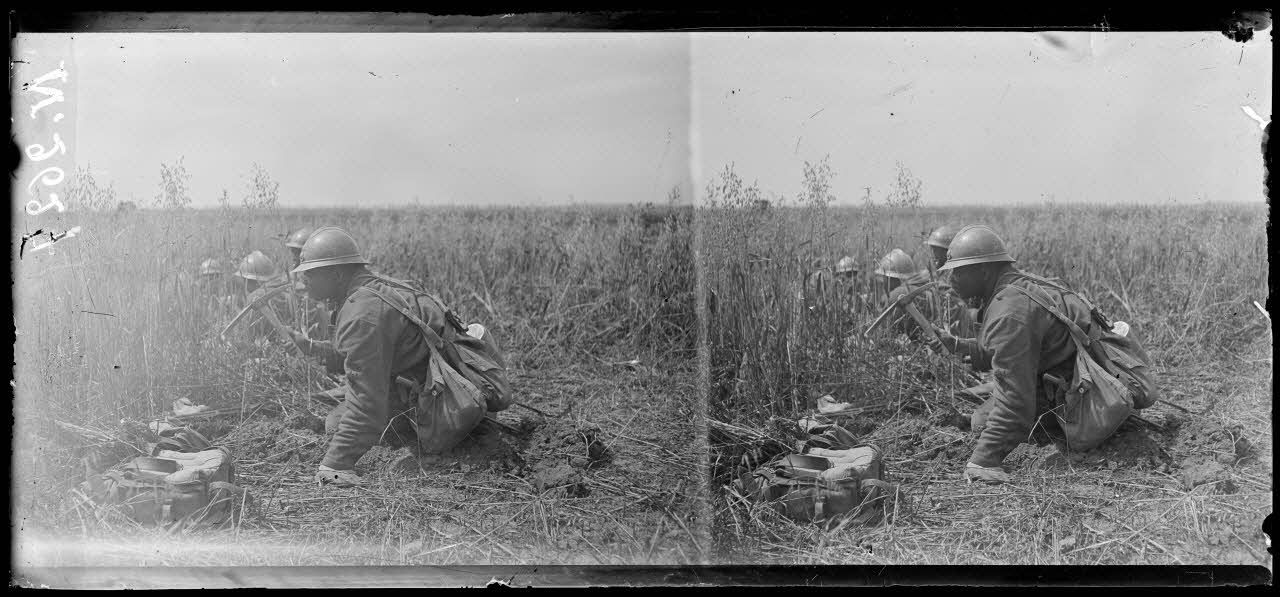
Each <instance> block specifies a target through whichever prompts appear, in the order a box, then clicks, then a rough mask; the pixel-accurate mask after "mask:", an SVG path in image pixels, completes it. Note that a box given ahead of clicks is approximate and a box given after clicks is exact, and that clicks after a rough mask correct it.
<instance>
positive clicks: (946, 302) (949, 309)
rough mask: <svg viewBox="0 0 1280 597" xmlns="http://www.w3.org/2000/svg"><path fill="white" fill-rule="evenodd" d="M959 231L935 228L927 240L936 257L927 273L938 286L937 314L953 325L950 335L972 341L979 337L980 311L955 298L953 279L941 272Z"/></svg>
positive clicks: (926, 243) (936, 295) (943, 226)
mask: <svg viewBox="0 0 1280 597" xmlns="http://www.w3.org/2000/svg"><path fill="white" fill-rule="evenodd" d="M958 231H959V230H958V229H957V228H955V227H954V226H950V225H946V224H944V225H942V226H939V227H938V228H936V229H935V230H934V231H933V233H931V234H930V235H929V238H928V239H927V240H925V246H927V247H929V251H930V252H931V253H932V255H933V259H932V260H931V261H930V263H929V265H930V267H929V268H928V272H927V273H928V275H929V278H930V279H931V280H933V281H934V282H936V283H937V285H938V287H937V292H936V293H934V296H935V298H936V299H937V301H936V303H935V304H934V310H935V312H936V313H937V314H938V315H939V316H941V317H942V321H946V322H949V323H950V325H949V328H950V329H949V330H948V331H949V332H950V333H951V334H953V335H955V336H959V337H961V338H971V337H973V336H974V335H975V334H977V333H978V324H977V316H978V310H977V309H975V308H973V307H970V306H969V303H968V302H967V301H965V300H964V299H963V298H960V295H959V294H956V291H955V289H953V288H952V287H951V277H950V275H949V274H948V272H947V271H939V270H940V269H941V268H942V266H943V265H944V264H946V262H947V248H948V247H950V246H951V239H953V238H955V236H956V232H958Z"/></svg>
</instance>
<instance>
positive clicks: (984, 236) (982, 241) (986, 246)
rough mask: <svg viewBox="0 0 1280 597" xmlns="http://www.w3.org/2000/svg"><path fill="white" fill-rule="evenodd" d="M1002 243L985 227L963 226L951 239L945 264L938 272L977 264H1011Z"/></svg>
mask: <svg viewBox="0 0 1280 597" xmlns="http://www.w3.org/2000/svg"><path fill="white" fill-rule="evenodd" d="M1013 261H1014V259H1013V257H1010V256H1009V251H1008V250H1007V249H1005V247H1004V241H1003V240H1001V239H1000V237H999V236H998V235H997V234H996V233H995V231H994V230H992V229H990V228H988V227H986V226H965V227H964V228H961V229H960V232H957V233H956V236H955V238H953V239H951V247H950V248H948V249H947V262H946V263H945V264H944V265H943V266H942V267H940V268H938V269H939V270H949V269H955V268H957V267H963V266H966V265H976V264H979V263H998V262H1009V263H1013Z"/></svg>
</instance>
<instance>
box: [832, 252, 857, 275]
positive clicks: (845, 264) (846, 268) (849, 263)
mask: <svg viewBox="0 0 1280 597" xmlns="http://www.w3.org/2000/svg"><path fill="white" fill-rule="evenodd" d="M857 272H858V262H857V261H854V259H853V258H852V257H848V256H845V257H841V258H840V261H837V262H836V273H837V274H853V273H857Z"/></svg>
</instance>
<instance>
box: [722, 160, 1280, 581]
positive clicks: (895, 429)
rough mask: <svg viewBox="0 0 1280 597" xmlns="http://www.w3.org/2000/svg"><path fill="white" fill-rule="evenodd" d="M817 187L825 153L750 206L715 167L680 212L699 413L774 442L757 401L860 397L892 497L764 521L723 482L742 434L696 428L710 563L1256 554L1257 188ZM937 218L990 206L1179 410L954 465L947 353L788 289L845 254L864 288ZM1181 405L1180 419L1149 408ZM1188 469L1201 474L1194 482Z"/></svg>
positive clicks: (1021, 247)
mask: <svg viewBox="0 0 1280 597" xmlns="http://www.w3.org/2000/svg"><path fill="white" fill-rule="evenodd" d="M826 188H828V185H827V184H826V181H825V179H824V171H823V170H822V169H820V168H819V169H814V168H809V169H806V176H805V184H804V186H803V190H802V192H801V193H800V194H798V195H797V196H796V197H795V198H794V199H785V198H784V199H781V200H779V199H778V198H776V197H775V198H774V201H773V202H772V205H770V206H769V207H767V208H763V209H762V208H761V206H760V204H759V203H758V201H759V199H761V198H762V195H763V192H762V191H760V190H759V189H758V188H755V187H752V186H748V185H746V184H744V183H743V182H742V180H741V179H740V178H738V176H737V175H736V174H735V173H734V172H733V170H732V168H729V169H726V170H725V171H724V172H723V173H722V175H721V176H720V178H719V180H717V181H715V182H713V183H712V184H711V185H709V188H708V193H707V195H708V197H709V200H708V202H707V205H706V206H705V209H703V210H701V211H700V215H699V223H700V226H701V230H700V233H701V238H702V239H703V240H702V242H701V243H700V245H699V246H700V250H699V261H700V264H701V267H702V271H703V275H704V276H705V279H706V285H707V291H708V294H709V295H711V296H714V297H715V301H714V309H709V310H708V311H709V315H708V334H709V337H710V344H709V347H710V351H711V355H710V358H711V394H710V402H709V411H708V416H709V417H710V418H711V419H713V420H719V421H723V422H725V423H728V424H731V425H734V426H736V427H739V428H746V429H752V430H756V431H757V432H765V434H766V435H770V436H772V437H773V438H774V439H777V440H779V441H782V442H783V443H784V444H786V443H789V442H790V441H791V440H793V439H794V438H792V437H787V436H786V435H785V434H779V433H777V432H775V431H773V426H772V425H771V424H770V423H769V421H770V420H771V419H773V418H781V419H790V420H794V419H795V418H796V417H798V416H802V415H803V414H805V413H807V412H809V411H810V410H811V409H812V408H813V407H814V406H815V399H816V398H817V397H819V396H821V395H822V394H825V393H832V394H834V395H835V397H836V398H837V399H838V400H840V401H845V402H851V403H853V404H854V405H855V406H862V407H874V408H870V409H869V410H868V411H867V412H864V413H863V414H861V415H857V416H854V417H852V418H850V419H848V421H849V426H850V428H851V429H852V430H853V431H854V432H855V434H857V435H858V436H859V437H860V439H862V440H863V441H868V442H872V443H876V444H878V445H880V446H881V447H882V448H884V449H885V454H886V463H887V470H888V473H889V475H890V477H891V479H892V480H893V481H894V482H897V483H899V484H900V487H901V489H902V491H903V496H902V497H903V499H900V500H898V501H897V504H896V507H897V509H898V510H897V512H896V513H895V515H894V516H893V518H892V522H890V523H889V524H886V525H884V526H880V527H876V528H872V529H866V528H856V529H855V528H849V527H844V528H839V529H834V530H832V529H827V528H825V527H824V526H822V525H812V524H799V523H795V522H792V521H789V520H786V519H783V518H781V517H779V516H778V515H776V514H775V513H773V512H772V511H771V510H769V509H768V508H764V507H761V506H757V505H753V504H748V503H746V502H744V501H742V500H740V499H738V496H735V495H733V494H732V491H731V490H729V488H728V482H729V480H730V479H731V475H732V474H733V463H734V462H736V460H737V458H738V457H739V455H740V454H741V452H742V451H743V450H744V449H745V446H742V445H735V444H734V443H733V442H725V441H717V438H716V436H714V435H713V443H712V454H711V458H712V462H711V464H712V471H713V472H712V474H713V499H712V503H713V507H714V509H715V513H714V515H713V518H712V520H713V524H712V527H711V529H712V534H713V543H714V544H715V545H716V547H717V552H716V554H715V558H716V560H717V561H729V562H739V563H747V562H774V563H870V564H888V563H893V564H902V563H938V564H978V563H1001V564H1004V563H1017V564H1063V563H1067V564H1083V563H1108V564H1121V563H1124V564H1129V563H1132V564H1160V563H1168V564H1178V563H1185V564H1192V563H1219V564H1223V563H1248V564H1262V565H1265V566H1270V562H1271V561H1270V556H1269V555H1267V553H1266V550H1265V547H1264V541H1263V538H1264V537H1263V535H1262V534H1261V530H1260V528H1261V521H1262V519H1263V517H1264V516H1265V515H1266V514H1268V513H1269V512H1270V503H1271V496H1272V493H1271V478H1270V470H1271V462H1272V461H1271V453H1270V448H1269V445H1270V441H1271V427H1270V421H1269V419H1268V417H1267V413H1268V405H1269V402H1270V396H1271V393H1270V392H1271V390H1270V382H1271V378H1270V369H1271V347H1270V334H1269V333H1268V331H1267V325H1266V322H1265V320H1263V319H1262V318H1261V317H1259V315H1258V313H1257V311H1256V310H1252V311H1251V309H1252V305H1251V301H1254V300H1257V301H1259V302H1262V303H1264V304H1265V302H1266V299H1267V296H1268V287H1267V284H1266V281H1267V263H1268V260H1267V254H1266V236H1265V234H1264V232H1265V230H1264V226H1263V224H1264V222H1265V215H1266V214H1265V208H1264V207H1255V206H1243V205H1240V206H1235V205H1227V206H1168V207H1140V206H1130V207H1103V206H1096V205H1083V206H1054V205H1046V206H1040V207H1036V208H1010V209H1001V208H938V209H923V208H920V209H887V208H871V209H866V208H859V209H833V208H831V207H829V206H828V204H827V200H828V199H829V197H828V196H827V195H826V194H825V189H826ZM944 223H949V224H953V225H959V224H969V223H985V224H988V225H991V226H992V227H993V228H995V229H996V230H997V231H998V232H1000V233H1001V235H1002V236H1003V237H1004V238H1005V239H1006V241H1007V242H1008V244H1009V245H1010V250H1011V252H1012V253H1013V255H1014V256H1015V257H1016V258H1017V259H1018V260H1019V266H1020V267H1022V268H1024V269H1026V270H1028V271H1031V272H1033V273H1039V274H1042V275H1050V276H1057V277H1060V278H1062V279H1063V280H1064V281H1066V282H1067V283H1068V284H1070V285H1071V286H1072V287H1073V288H1075V289H1077V290H1080V291H1082V292H1084V293H1085V294H1087V295H1088V296H1090V297H1091V298H1093V299H1094V300H1095V301H1096V302H1098V303H1099V304H1100V305H1101V306H1102V307H1103V308H1104V310H1106V311H1108V312H1110V313H1111V314H1112V315H1113V316H1114V317H1115V318H1116V319H1120V320H1124V321H1127V322H1129V323H1130V324H1131V326H1132V328H1133V329H1134V330H1135V333H1138V334H1140V335H1141V337H1142V338H1143V340H1144V343H1145V344H1146V345H1147V346H1148V347H1149V349H1150V352H1151V353H1152V355H1153V357H1154V358H1155V359H1156V363H1157V371H1158V376H1159V379H1160V384H1161V387H1162V390H1163V392H1164V393H1165V398H1166V399H1168V400H1170V401H1172V402H1174V403H1176V404H1179V405H1181V406H1183V407H1185V408H1188V409H1190V410H1191V411H1192V412H1194V413H1196V414H1195V415H1187V414H1185V413H1183V412H1181V411H1179V410H1177V409H1175V408H1170V407H1167V406H1165V405H1158V406H1156V407H1155V408H1152V409H1148V411H1146V412H1144V413H1143V414H1144V416H1145V417H1147V418H1150V419H1153V420H1155V421H1156V422H1160V421H1164V422H1166V423H1167V428H1168V429H1167V431H1166V432H1157V431H1155V430H1152V429H1148V428H1146V427H1134V428H1128V427H1126V428H1124V430H1123V431H1122V432H1121V433H1120V434H1118V435H1117V437H1116V438H1115V439H1113V440H1112V441H1111V442H1109V443H1108V444H1107V445H1104V446H1103V447H1102V448H1099V449H1098V450H1097V451H1095V452H1093V453H1089V454H1086V455H1083V456H1081V455H1073V456H1072V457H1071V458H1064V457H1063V456H1061V455H1056V456H1055V454H1054V448H1052V447H1047V448H1036V447H1034V446H1031V445H1024V446H1022V447H1021V448H1019V449H1018V450H1017V451H1015V452H1014V453H1013V454H1011V455H1010V457H1009V459H1007V460H1006V466H1007V468H1009V469H1010V472H1011V473H1012V474H1013V476H1014V479H1015V481H1014V483H1012V484H1009V485H1005V486H998V487H990V486H986V485H980V484H977V485H968V484H965V483H963V482H962V481H960V480H959V472H960V470H961V468H962V467H963V465H964V463H965V460H966V458H967V457H968V456H969V455H970V453H971V452H972V450H973V446H974V440H975V438H974V435H973V434H972V433H971V432H968V431H965V430H961V429H957V428H956V427H950V426H947V425H946V424H945V423H944V421H945V420H946V419H947V418H948V417H947V416H946V413H945V411H946V410H947V409H956V410H959V411H960V412H961V413H963V414H964V415H966V416H967V414H968V413H969V412H971V410H972V406H971V405H968V404H966V403H963V402H958V401H956V400H955V399H953V398H952V397H951V395H952V392H953V391H954V390H956V389H960V388H963V387H966V386H969V385H972V384H973V381H974V380H973V379H972V378H971V377H969V373H968V372H967V371H966V370H965V368H963V367H962V366H960V365H959V364H957V363H956V362H954V361H952V360H943V359H938V358H936V357H934V356H933V355H930V354H928V353H926V352H925V351H924V350H923V349H922V348H921V347H919V346H917V345H912V344H911V343H909V342H905V339H904V338H898V339H894V338H891V337H890V335H889V334H878V335H874V336H873V337H871V338H867V339H864V338H862V337H861V334H860V332H861V330H862V329H863V328H864V327H865V325H866V324H867V323H869V321H870V320H871V319H872V318H873V317H874V316H875V315H876V314H877V313H875V311H874V309H872V308H867V307H865V306H864V307H862V309H861V310H860V311H857V312H854V313H853V314H851V315H850V316H849V317H850V319H851V320H852V321H849V320H841V319H839V317H838V314H837V313H835V312H834V311H832V312H826V313H817V314H805V313H803V310H802V308H801V305H800V303H799V301H798V292H799V290H800V281H801V280H803V277H804V275H805V274H806V273H808V272H809V271H812V268H813V267H814V263H815V261H817V262H820V263H821V264H822V265H827V266H830V265H832V263H833V262H834V260H835V259H836V258H838V257H839V256H841V255H852V256H854V257H855V258H857V259H858V260H859V262H860V263H862V264H864V265H863V267H864V271H863V273H862V274H861V275H860V276H859V278H858V279H857V281H856V287H857V289H858V291H860V292H871V293H874V292H876V291H877V290H879V289H877V287H876V286H875V285H874V284H873V280H872V278H871V276H870V275H869V272H868V271H867V270H871V269H873V268H874V263H875V260H876V259H877V258H878V257H879V256H880V255H883V254H885V253H887V252H888V251H889V250H890V249H891V248H894V247H900V248H903V249H906V250H907V251H908V252H911V253H914V254H915V257H916V262H917V266H918V267H924V264H925V262H924V260H925V259H926V258H927V252H926V251H925V250H924V248H923V247H921V241H923V240H924V238H925V237H926V236H927V234H928V233H929V232H930V231H931V230H932V229H933V228H935V227H936V226H939V225H941V224H944ZM879 291H880V292H883V290H879ZM1210 355H1212V356H1210ZM1179 417H1181V418H1182V419H1183V421H1182V423H1183V424H1182V426H1177V425H1176V424H1173V423H1169V422H1170V421H1173V420H1175V419H1178V418H1179ZM1135 425H1136V423H1135ZM1240 436H1244V437H1245V438H1247V439H1248V441H1249V442H1250V445H1252V446H1255V447H1256V449H1252V450H1250V452H1249V454H1250V455H1249V456H1248V457H1247V458H1245V459H1242V460H1239V461H1238V462H1237V461H1232V462H1230V463H1227V464H1223V463H1217V462H1216V461H1214V460H1213V459H1215V458H1217V457H1219V456H1221V457H1224V458H1227V457H1228V455H1230V454H1231V453H1232V451H1233V441H1234V439H1233V438H1238V437H1240ZM720 439H723V438H720ZM1224 442H1225V443H1224ZM1108 446H1109V447H1108ZM1206 460H1208V461H1210V464H1209V465H1207V466H1202V465H1204V463H1205V461H1206ZM1196 471H1198V472H1196ZM1193 473H1194V474H1195V475H1200V476H1201V477H1204V479H1201V480H1207V482H1205V483H1203V484H1200V485H1198V486H1196V487H1194V489H1192V488H1191V487H1190V486H1189V485H1188V483H1187V482H1186V477H1187V476H1188V475H1189V474H1193Z"/></svg>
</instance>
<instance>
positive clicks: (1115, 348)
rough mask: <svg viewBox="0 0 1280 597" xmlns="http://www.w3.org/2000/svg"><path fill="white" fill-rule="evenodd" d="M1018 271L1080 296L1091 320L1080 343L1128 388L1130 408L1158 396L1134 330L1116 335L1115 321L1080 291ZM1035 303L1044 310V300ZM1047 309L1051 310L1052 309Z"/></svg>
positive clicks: (1147, 358)
mask: <svg viewBox="0 0 1280 597" xmlns="http://www.w3.org/2000/svg"><path fill="white" fill-rule="evenodd" d="M1018 274H1019V275H1021V276H1023V277H1025V278H1027V279H1030V280H1032V281H1034V282H1038V283H1040V284H1044V285H1045V286H1048V287H1050V288H1053V289H1055V290H1058V291H1060V292H1063V293H1066V294H1071V295H1074V296H1075V297H1076V298H1078V299H1080V302H1082V303H1084V306H1085V307H1086V308H1088V309H1089V314H1090V315H1091V316H1092V319H1093V323H1094V325H1092V326H1090V329H1089V330H1088V331H1087V332H1085V336H1086V337H1087V338H1088V340H1089V341H1088V342H1085V343H1084V345H1085V347H1086V348H1088V350H1089V354H1091V355H1092V356H1093V358H1094V359H1095V361H1096V364H1097V365H1099V366H1101V367H1102V368H1103V369H1105V370H1106V371H1107V372H1108V373H1110V374H1111V375H1112V376H1114V377H1115V378H1117V379H1118V380H1119V381H1120V382H1121V383H1122V384H1124V385H1125V387H1127V388H1128V389H1129V391H1130V392H1131V393H1132V398H1133V408H1134V409H1138V410H1141V409H1144V408H1147V407H1149V406H1151V405H1152V404H1155V403H1156V401H1157V400H1159V399H1160V388H1159V387H1158V386H1157V385H1156V381H1155V377H1154V376H1153V375H1152V372H1151V357H1150V356H1149V355H1148V354H1147V351H1146V349H1145V348H1144V347H1143V346H1142V342H1141V340H1139V339H1138V337H1137V334H1136V333H1134V330H1132V329H1130V330H1129V331H1127V332H1126V333H1125V334H1124V335H1121V334H1118V333H1116V332H1115V331H1114V327H1115V324H1114V323H1113V322H1112V321H1111V318H1109V317H1107V315H1106V314H1105V313H1103V312H1102V310H1101V309H1099V308H1098V307H1096V306H1095V305H1094V304H1093V303H1091V302H1089V299H1087V298H1085V297H1084V296H1083V295H1081V294H1080V293H1078V292H1075V291H1074V290H1071V289H1069V288H1066V287H1064V286H1062V285H1060V284H1056V283H1054V282H1052V281H1050V280H1046V279H1045V278H1042V277H1040V276H1036V275H1033V274H1028V273H1026V272H1018ZM1015 288H1017V287H1015ZM1019 290H1021V289H1019ZM1033 300H1034V297H1033ZM1037 302H1039V304H1040V305H1041V306H1042V307H1046V309H1048V307H1047V305H1045V303H1044V302H1041V301H1037ZM1050 312H1051V313H1052V311H1050ZM1055 317H1058V319H1059V320H1060V321H1066V318H1065V317H1064V316H1062V314H1061V313H1059V314H1056V315H1055ZM1068 327H1070V325H1068ZM1081 331H1084V330H1081Z"/></svg>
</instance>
